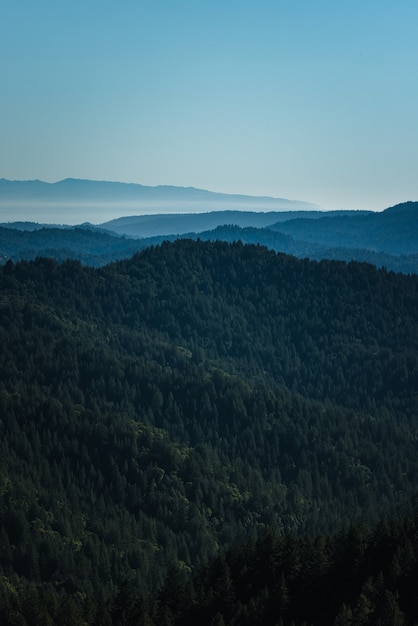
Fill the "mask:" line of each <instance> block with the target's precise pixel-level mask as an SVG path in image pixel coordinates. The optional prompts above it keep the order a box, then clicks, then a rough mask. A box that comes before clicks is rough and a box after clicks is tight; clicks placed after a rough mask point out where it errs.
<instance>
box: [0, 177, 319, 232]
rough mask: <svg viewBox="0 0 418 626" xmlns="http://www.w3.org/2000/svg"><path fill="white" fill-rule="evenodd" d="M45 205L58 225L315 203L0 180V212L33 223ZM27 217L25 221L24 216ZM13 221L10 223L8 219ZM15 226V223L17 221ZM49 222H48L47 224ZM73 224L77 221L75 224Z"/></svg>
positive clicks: (169, 189)
mask: <svg viewBox="0 0 418 626" xmlns="http://www.w3.org/2000/svg"><path fill="white" fill-rule="evenodd" d="M42 206H47V207H50V208H54V209H55V211H56V215H57V216H60V215H62V216H63V217H64V219H59V217H56V218H55V221H58V222H59V223H68V219H67V218H66V217H65V216H66V215H68V214H69V212H70V211H71V210H75V211H76V212H77V215H79V214H80V213H81V212H84V213H85V214H86V215H89V216H90V215H93V217H95V218H96V219H92V218H91V217H88V218H85V219H84V220H82V221H86V219H89V220H90V221H94V222H95V223H97V222H99V221H100V220H102V219H103V213H109V214H111V215H112V216H113V217H115V216H119V217H120V216H123V215H127V214H129V215H132V214H144V213H161V212H168V213H172V212H173V211H174V212H177V213H178V212H181V213H184V212H186V213H188V212H196V211H197V212H202V211H214V210H220V209H221V210H226V209H229V210H243V209H244V210H253V211H282V210H293V209H295V210H311V209H317V208H318V207H316V206H315V205H313V204H310V203H308V202H301V201H292V200H286V199H285V198H271V197H267V196H260V197H258V196H246V195H235V194H225V193H216V192H211V191H206V190H203V189H196V188H194V187H175V186H169V185H160V186H156V187H150V186H145V185H138V184H132V183H131V184H128V183H119V182H109V181H93V180H79V179H73V178H67V179H65V180H61V181H59V182H56V183H46V182H43V181H40V180H30V181H10V180H6V179H4V178H3V179H0V211H1V212H3V213H4V214H5V215H6V214H8V215H11V211H16V210H18V212H19V213H20V217H19V216H18V217H17V219H24V220H27V219H31V218H30V217H27V216H30V215H31V209H32V210H33V209H39V207H42ZM25 215H26V217H22V216H25ZM4 221H10V220H4ZM13 221H14V220H13ZM48 221H50V220H48ZM71 223H74V222H71Z"/></svg>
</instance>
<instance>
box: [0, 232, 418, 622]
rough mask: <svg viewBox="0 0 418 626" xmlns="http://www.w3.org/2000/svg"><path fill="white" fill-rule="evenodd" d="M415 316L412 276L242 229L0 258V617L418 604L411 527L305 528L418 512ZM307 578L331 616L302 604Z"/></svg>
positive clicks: (286, 616)
mask: <svg viewBox="0 0 418 626" xmlns="http://www.w3.org/2000/svg"><path fill="white" fill-rule="evenodd" d="M417 311H418V278H417V277H416V276H405V275H401V274H394V273H392V272H387V271H385V270H377V269H375V268H374V267H373V266H371V265H367V264H358V263H349V264H346V263H344V262H338V263H337V262H331V261H321V262H314V261H308V260H297V259H296V258H294V257H289V256H285V255H282V254H276V253H274V252H271V251H268V250H267V249H266V248H263V247H260V246H250V245H249V246H246V245H242V244H239V243H236V244H227V243H220V242H217V243H212V242H203V241H198V242H195V241H191V240H180V241H177V242H175V243H165V244H163V245H162V246H160V247H151V248H147V249H146V250H144V251H142V252H140V253H139V254H137V255H136V256H134V257H133V258H131V259H130V260H127V261H123V262H119V263H115V264H112V265H108V266H105V267H102V268H100V269H92V268H88V267H83V266H81V265H80V264H79V263H78V262H76V261H67V262H65V263H63V264H58V263H57V262H55V261H53V260H46V259H38V260H36V261H34V262H20V263H17V264H16V265H14V264H13V263H11V262H8V263H6V264H5V265H4V266H3V267H2V268H0V342H1V346H2V347H1V351H0V420H1V421H0V459H1V461H0V536H1V542H0V545H1V558H0V568H1V574H0V608H1V611H3V613H0V617H1V618H2V619H3V621H4V623H39V624H40V623H63V622H64V620H65V619H66V620H67V623H74V624H80V623H83V622H85V623H95V624H106V623H108V624H109V623H121V624H122V623H137V622H138V621H139V619H140V618H141V619H142V620H143V622H144V623H148V624H172V623H176V624H186V623H190V624H191V623H196V622H195V621H193V620H194V619H195V618H197V617H196V616H198V620H199V622H201V623H202V624H203V623H208V624H209V623H212V624H213V623H218V624H222V623H225V624H244V623H245V624H246V623H248V624H254V623H256V622H255V614H256V613H258V614H259V615H264V616H265V618H264V621H262V623H265V624H269V623H271V624H272V625H274V624H276V623H279V621H280V619H281V618H282V619H283V620H284V621H283V623H285V624H287V623H289V624H290V623H291V620H292V619H296V622H295V623H302V621H303V620H306V621H307V622H308V623H317V624H328V623H329V624H333V623H334V618H336V617H337V615H338V616H339V619H340V618H341V620H340V622H338V623H341V624H342V623H346V624H348V623H353V624H354V623H356V624H359V623H369V622H367V621H363V622H360V621H357V622H356V621H355V618H352V619H353V620H354V621H352V622H350V621H348V618H349V614H350V611H351V613H352V614H353V615H354V614H355V611H356V610H358V611H360V609H361V606H362V605H361V602H362V600H361V594H363V597H364V598H366V600H367V601H368V602H369V606H370V607H372V608H370V610H369V611H368V612H367V611H366V609H364V607H363V609H364V611H363V612H364V614H365V615H366V614H367V615H369V617H370V616H372V615H373V611H374V610H375V609H374V608H373V607H378V606H383V605H382V604H379V601H378V599H379V597H380V596H379V594H386V595H385V598H386V600H385V602H386V603H387V604H388V605H389V604H390V603H391V602H392V606H393V611H395V612H396V611H398V609H399V611H398V613H399V615H400V614H401V613H403V614H404V615H406V616H407V615H408V611H410V612H411V611H412V612H411V613H410V614H411V615H413V608H414V607H413V608H411V606H412V605H411V597H412V596H411V593H412V592H411V593H409V595H408V590H407V589H406V583H405V581H404V586H403V587H402V594H404V595H402V594H400V589H401V587H400V586H399V588H398V587H397V586H396V585H398V582H399V580H400V578H399V577H400V576H401V574H400V573H399V572H398V574H397V573H396V571H397V570H396V568H395V565H393V563H392V561H393V559H395V556H396V554H397V557H396V558H397V559H398V561H397V563H398V566H397V567H398V569H399V567H400V566H399V560H400V559H401V558H402V559H403V562H406V561H405V559H404V557H405V554H408V555H409V556H408V559H409V560H408V567H409V568H410V569H411V568H412V569H413V568H414V567H416V556H415V555H416V554H418V552H417V546H416V543H414V541H415V540H414V539H413V537H415V536H416V532H415V530H414V528H415V527H414V525H413V523H412V522H410V525H409V526H405V528H404V526H402V524H401V525H400V526H398V527H396V528H397V530H396V529H395V530H394V529H393V528H392V529H388V528H386V530H384V531H383V530H380V531H379V533H380V534H379V533H378V531H376V534H373V533H368V532H366V531H362V532H359V531H356V533H354V535H353V531H347V532H348V534H347V535H340V540H339V541H340V544H338V541H337V539H335V540H330V539H327V540H325V539H321V540H320V543H319V544H318V541H319V540H314V539H313V538H314V537H315V536H317V535H324V536H327V537H329V536H332V535H334V534H335V533H337V532H339V531H341V530H342V529H347V527H348V526H349V524H351V523H355V522H356V521H357V520H363V521H364V522H365V523H366V524H369V525H373V524H376V523H377V522H378V521H379V520H382V519H384V518H393V517H395V516H399V517H404V516H406V515H408V514H409V513H411V512H414V510H415V501H416V494H417V487H416V486H417V484H418V464H417V463H416V445H417V423H416V402H417V381H418V317H417ZM401 528H403V529H404V530H401ZM268 529H274V533H276V535H275V534H270V531H269V530H268ZM405 529H406V530H405ZM408 529H409V530H408ZM407 531H408V533H409V535H408V537H409V539H408V541H407V540H406V539H405V536H406V534H407ZM266 533H268V534H267V535H266ZM305 535H307V536H309V537H311V538H312V539H309V540H308V539H304V540H303V541H302V539H301V540H296V539H292V540H290V539H286V540H285V539H282V538H284V537H286V536H292V537H297V536H299V537H301V536H305ZM400 536H401V537H403V538H404V539H403V540H404V543H403V544H402V546H401V545H400V544H399V550H398V552H396V550H397V548H396V545H397V543H396V542H397V541H398V538H399V537H400ZM263 537H264V539H263ZM382 537H386V538H388V537H390V541H389V539H387V541H386V539H382ZM257 541H258V543H254V542H257ZM263 541H264V543H263ZM378 541H380V542H381V544H382V545H386V544H387V546H386V547H387V549H388V550H389V549H390V550H392V552H391V553H390V554H389V556H386V557H385V559H386V561H387V562H386V561H385V563H380V564H379V563H375V562H374V561H373V567H372V564H371V561H372V560H373V559H374V558H376V559H377V558H378V557H377V556H376V557H373V559H372V557H371V556H370V554H375V555H378V554H379V552H378V551H377V552H376V551H375V552H373V550H375V544H376V542H378ZM244 542H249V543H248V544H247V548H245V549H244V551H243V552H239V551H238V552H234V551H232V552H230V553H228V556H226V557H225V558H223V557H219V556H218V557H217V560H215V561H213V563H212V565H211V566H210V567H209V569H208V570H205V569H203V570H198V566H199V564H202V563H204V562H209V561H210V560H211V559H212V558H213V557H214V556H215V555H216V554H217V553H219V551H220V552H222V551H223V550H224V549H226V548H228V547H230V546H231V545H233V544H234V545H235V546H236V545H237V544H243V543H244ZM266 542H267V543H266ZM292 542H293V543H292ZM321 542H322V543H321ZM327 542H328V543H327ZM335 542H337V543H335ZM338 545H339V546H340V548H338ZM269 546H270V547H269ZM367 546H369V548H367ZM366 548H367V549H369V552H370V554H369V552H367V551H366ZM235 550H238V548H235ZM266 550H267V551H269V554H270V557H269V558H270V560H269V561H267V560H266ZM376 550H377V548H376ZM285 554H287V557H286V558H287V561H286V558H285ZM368 554H369V556H367V555H368ZM254 555H259V556H254ZM309 555H310V556H309ZM365 555H366V556H365ZM308 556H309V558H308ZM363 558H364V559H365V561H364V563H363V560H362V559H363ZM382 558H383V557H382ZM405 558H406V557H405ZM225 559H226V560H225ZM257 559H259V560H257ZM260 559H261V560H260ZM344 559H345V560H344ZM350 559H354V560H353V561H351V560H350ZM367 559H368V560H367ZM295 563H297V564H295ZM330 564H332V567H331V565H330ZM392 565H393V567H392ZM385 567H387V571H388V573H387V579H384V580H381V581H380V582H379V580H378V578H379V572H383V571H384V569H385ZM173 568H174V569H173ZM211 568H212V569H211ZM234 568H235V569H234ZM257 568H258V569H257ZM263 568H264V569H263ZM269 568H270V569H269ZM286 568H287V569H286ZM330 568H331V569H330ZM332 568H334V569H332ZM359 568H361V576H360V569H359ZM395 570H396V571H395ZM385 571H386V570H385ZM199 572H200V573H199ZM321 572H322V573H321ZM333 572H334V574H335V573H336V572H338V576H342V577H343V579H341V578H338V577H336V578H333V580H338V581H340V584H339V585H338V589H337V587H335V589H334V591H335V595H334V596H332V598H328V602H329V604H328V605H324V604H323V603H324V602H325V600H326V595H327V592H326V587H324V586H323V585H324V584H325V581H326V580H329V579H330V577H331V578H332V576H333V575H334V574H333ZM357 573H358V574H359V576H357ZM282 574H283V576H282ZM335 575H336V574H335ZM322 576H328V579H326V578H323V577H322ZM344 576H348V578H347V579H346V578H344ZM368 576H374V577H375V578H376V580H375V581H374V583H373V585H371V584H369V586H368V587H367V580H368ZM390 576H392V578H390ZM263 577H264V578H263ZM318 577H319V578H318ZM389 578H390V581H392V582H391V583H390V584H389ZM199 581H200V582H199ZM263 581H264V582H263ZM309 581H310V582H309ZM395 581H396V582H395ZM308 582H309V585H310V584H311V583H312V585H311V586H309V585H308ZM270 583H271V584H270ZM273 583H274V584H273ZM399 584H400V583H399ZM199 585H200V586H199ZM271 585H272V586H271ZM390 585H392V586H390ZM211 586H212V587H211ZM308 587H309V590H310V591H309V593H310V594H311V595H310V596H309V597H310V598H311V599H312V598H313V597H316V595H315V594H316V591H317V590H320V591H321V594H322V595H318V598H322V600H321V602H322V605H323V607H324V611H323V613H322V614H321V615H320V616H319V617H314V613H312V614H311V615H308V614H306V612H305V613H304V614H303V615H302V614H300V615H299V617H295V616H297V615H298V614H297V613H295V612H294V611H296V608H295V607H296V606H299V607H300V606H301V601H302V600H300V599H301V598H303V590H304V589H305V590H306V589H308ZM199 589H200V592H199ZM210 589H212V590H210ZM405 589H406V590H405ZM279 591H280V594H282V595H281V596H280V597H281V598H282V600H280V602H283V606H282V605H281V604H280V602H279V600H278V597H279V596H278V593H279ZM148 592H149V593H151V594H152V596H150V597H148V596H146V595H144V594H147V593H148ZM199 594H200V595H199ZM298 594H302V595H298ZM390 594H391V595H390ZM397 594H398V595H397ZM399 594H400V595H399ZM412 595H413V594H412ZM273 596H274V597H275V598H276V600H275V604H274V607H275V608H274V611H273V609H272V607H273V605H272V604H271V602H270V599H271V598H272V597H273ZM152 598H154V599H152ZM182 598H183V600H184V602H183V600H182ZM305 600H306V598H305ZM306 601H307V600H306ZM182 602H183V604H182ZM373 602H374V604H373ZM205 603H206V604H205ZM302 604H303V602H302ZM305 605H306V602H305ZM308 605H309V603H308ZM308 605H306V606H308ZM310 605H311V606H312V602H311V604H310ZM199 606H200V607H201V612H200V613H199V611H200V609H199ZM193 607H195V609H196V611H197V612H196V613H193V611H191V609H192V608H193ZM202 607H203V608H202ZM240 607H241V608H240ZM269 607H270V609H269ZM292 607H293V609H292ZM356 607H357V608H356ZM359 607H360V608H359ZM415 608H416V607H415ZM270 610H271V611H273V613H272V614H271V615H274V617H271V620H270V621H269V619H270V618H269V619H267V615H270V613H269V611H270ZM31 611H32V613H31ZM129 611H131V613H132V615H133V616H134V617H132V619H131V618H129V619H131V621H129V619H128V617H127V614H128V612H129ZM190 611H191V612H190ZM240 611H241V613H240ZM286 611H287V612H286ZM292 611H293V613H292ZM376 611H377V608H376ZM16 615H19V616H22V615H25V616H26V617H25V619H26V622H25V621H22V620H23V618H21V621H20V622H16V621H15V622H13V621H12V619H15V620H17V619H18V618H17V617H16ZM30 615H32V617H30ZM237 615H238V617H237ZM315 615H317V614H316V613H315ZM318 615H319V613H318ZM344 615H345V618H346V621H345V622H343V621H342V619H343V617H344ZM415 615H416V612H415ZM11 616H12V617H11ZM13 616H14V617H13ZM28 616H29V617H28ZM138 616H139V617H138ZM141 616H142V617H141ZM239 616H240V617H239ZM245 616H247V617H245ZM347 616H348V617H347ZM19 619H20V618H19ZM245 619H247V621H245ZM260 619H261V618H260ZM370 619H372V618H371V617H370ZM373 619H374V618H373ZM376 619H377V618H376ZM7 620H9V621H7ZM48 620H49V622H48ZM124 620H125V621H124ZM135 620H136V621H135ZM146 620H148V622H147V621H146ZM187 620H188V621H187ZM205 620H206V621H205ZM211 620H212V621H211ZM216 620H217V621H216ZM222 620H223V622H222ZM234 620H235V621H234ZM237 620H238V621H237ZM297 620H299V621H297ZM315 620H316V621H315ZM350 620H351V617H350ZM140 623H141V622H140ZM370 623H372V622H370ZM375 623H380V622H375ZM382 623H383V622H382ZM394 623H395V622H394ZM396 623H398V622H396ZM399 623H401V622H399ZM407 623H411V624H412V623H413V622H412V621H410V622H407Z"/></svg>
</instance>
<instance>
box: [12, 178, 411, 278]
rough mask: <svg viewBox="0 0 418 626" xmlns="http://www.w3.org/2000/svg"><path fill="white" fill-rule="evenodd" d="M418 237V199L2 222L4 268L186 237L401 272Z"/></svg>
mask: <svg viewBox="0 0 418 626" xmlns="http://www.w3.org/2000/svg"><path fill="white" fill-rule="evenodd" d="M0 187H1V185H0ZM0 195H1V194H0ZM82 206H83V205H82V204H80V207H79V210H80V211H81V207H82ZM105 206H106V205H103V207H102V208H103V210H105ZM225 206H228V203H225ZM243 206H245V203H244V201H243ZM417 232H418V203H417V202H406V203H403V204H399V205H397V206H394V207H391V208H389V209H386V210H385V211H382V212H378V213H373V212H367V211H329V212H321V211H315V210H309V211H307V210H305V211H301V210H292V211H289V210H282V211H267V212H255V211H250V210H245V211H243V210H227V209H224V210H221V211H219V210H217V211H211V212H206V213H190V214H158V215H149V214H148V215H140V216H132V217H122V218H119V219H114V220H111V221H109V222H105V223H103V224H101V225H100V227H94V226H92V225H89V224H83V225H81V226H77V227H69V226H66V227H60V228H58V227H51V226H47V225H44V226H42V225H40V224H36V223H33V222H21V223H19V222H13V223H9V224H0V263H2V262H3V263H4V262H6V261H7V259H12V260H14V261H17V260H20V259H35V258H36V257H37V256H47V257H51V258H55V259H57V260H59V261H63V260H66V259H67V258H73V259H78V260H80V261H81V262H82V263H84V264H88V265H91V266H96V267H97V266H101V265H105V264H106V263H109V262H112V261H115V260H119V259H123V258H128V257H129V256H131V255H132V254H134V252H136V251H138V250H141V249H144V248H146V247H148V246H150V245H155V244H158V243H161V242H162V241H164V240H171V241H173V240H175V239H177V238H179V237H182V238H193V239H198V238H200V239H203V240H211V241H216V240H222V241H229V242H232V241H242V242H245V243H253V244H257V243H259V244H262V245H265V246H267V247H268V248H270V249H272V250H275V251H280V252H285V253H286V254H293V255H295V256H297V257H299V258H306V257H307V258H311V259H316V260H320V259H338V260H344V261H351V260H355V261H364V262H367V263H373V264H374V265H376V266H377V267H386V268H387V269H391V270H394V271H399V272H404V273H418V237H417Z"/></svg>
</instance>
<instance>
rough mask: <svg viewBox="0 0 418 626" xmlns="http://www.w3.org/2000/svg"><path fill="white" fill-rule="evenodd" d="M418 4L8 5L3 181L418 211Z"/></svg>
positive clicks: (285, 0) (43, 0) (49, 1)
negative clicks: (127, 186) (415, 204)
mask: <svg viewBox="0 0 418 626" xmlns="http://www.w3.org/2000/svg"><path fill="white" fill-rule="evenodd" d="M417 32H418V2H417V0H398V1H397V2H394V0H391V1H390V2H389V1H386V0H361V1H357V0H351V1H350V2H343V1H342V0H332V1H331V0H330V1H328V0H316V1H314V0H257V2H256V1H255V0H252V1H246V0H239V1H238V0H237V1H235V0H222V2H221V1H219V0H211V1H210V2H209V1H208V0H189V1H187V0H134V1H130V0H120V1H119V2H115V1H112V2H109V1H107V0H100V1H96V0H84V1H83V2H81V1H80V0H72V1H71V2H69V1H68V0H37V1H36V2H35V1H34V0H2V3H1V10H0V67H1V74H0V76H1V82H0V177H3V178H9V179H16V180H23V179H26V180H28V179H35V178H39V179H41V180H44V181H48V182H54V181H57V180H60V179H63V178H67V177H73V178H91V179H96V180H117V181H124V182H136V183H141V184H144V185H159V184H171V185H182V186H194V187H201V188H204V189H209V190H212V191H222V192H227V193H243V194H254V195H271V196H280V197H286V198H290V199H300V200H307V201H310V202H314V203H317V204H319V205H321V206H322V207H323V208H326V209H333V208H361V209H383V208H386V207H387V206H390V205H392V204H395V203H397V202H401V201H404V200H418V36H417Z"/></svg>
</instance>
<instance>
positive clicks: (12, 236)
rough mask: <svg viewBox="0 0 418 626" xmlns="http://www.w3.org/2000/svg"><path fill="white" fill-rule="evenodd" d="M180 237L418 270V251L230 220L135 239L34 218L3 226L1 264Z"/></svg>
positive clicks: (93, 261)
mask: <svg viewBox="0 0 418 626" xmlns="http://www.w3.org/2000/svg"><path fill="white" fill-rule="evenodd" d="M225 213H228V212H225ZM160 217H161V216H160ZM126 219H128V218H126ZM225 219H226V218H225ZM178 237H187V238H193V239H198V238H199V239H202V240H209V241H228V242H231V243H232V242H234V241H242V242H243V243H252V244H261V245H264V246H267V247H268V248H270V249H272V250H275V251H276V252H284V253H286V254H293V255H295V256H297V257H299V258H311V259H316V260H320V259H334V260H342V261H353V260H354V261H362V262H367V263H372V264H374V265H376V267H385V268H386V269H388V270H393V271H397V272H404V273H418V254H409V255H393V254H387V253H385V252H375V251H373V250H367V249H364V248H363V249H361V248H347V247H339V248H331V247H328V246H325V245H322V244H319V243H312V242H307V241H302V240H298V239H294V238H293V237H290V236H289V235H286V234H284V233H282V232H278V231H277V230H271V229H269V228H254V227H246V228H240V227H239V226H228V225H224V226H218V227H217V228H215V229H213V230H210V231H203V232H200V233H188V234H186V235H179V236H177V235H159V236H155V237H145V238H142V239H133V238H128V237H126V236H119V235H116V233H111V232H110V231H103V230H101V229H98V228H96V227H93V226H91V225H89V224H84V225H82V226H80V227H60V228H47V227H44V226H42V225H39V224H34V223H23V224H19V223H17V224H16V228H12V226H11V225H8V226H7V227H5V228H1V227H0V263H5V262H6V261H7V260H8V259H11V260H13V261H18V260H22V259H27V260H30V259H35V258H36V257H38V256H43V257H49V258H54V259H56V260H58V261H60V262H62V261H65V260H66V259H76V260H78V261H81V262H82V263H84V264H86V265H90V266H92V267H100V266H103V265H106V264H107V263H110V262H112V261H116V260H120V259H126V258H127V257H129V256H131V255H132V254H133V253H135V252H137V251H139V250H143V249H144V248H146V247H148V246H152V245H157V244H159V243H162V241H164V240H170V241H174V240H175V239H177V238H178Z"/></svg>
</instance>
